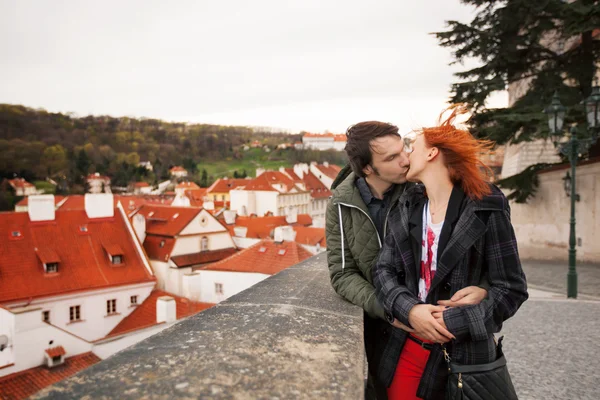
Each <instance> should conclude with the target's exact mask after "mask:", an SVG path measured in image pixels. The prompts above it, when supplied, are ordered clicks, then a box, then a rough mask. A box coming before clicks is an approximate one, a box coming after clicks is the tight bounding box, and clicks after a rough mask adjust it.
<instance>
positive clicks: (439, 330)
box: [408, 304, 455, 343]
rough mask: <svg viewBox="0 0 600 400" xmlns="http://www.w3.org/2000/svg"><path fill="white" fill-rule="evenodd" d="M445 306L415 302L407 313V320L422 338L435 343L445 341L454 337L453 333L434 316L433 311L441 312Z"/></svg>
mask: <svg viewBox="0 0 600 400" xmlns="http://www.w3.org/2000/svg"><path fill="white" fill-rule="evenodd" d="M444 309H445V307H443V306H433V305H430V304H417V305H416V306H414V307H413V308H412V309H411V310H410V312H409V313H408V322H409V323H410V325H411V326H412V327H413V329H414V331H415V333H416V334H417V335H418V336H419V337H421V338H422V339H426V340H429V341H432V342H435V343H447V342H449V341H450V340H452V339H455V337H454V335H453V334H451V333H450V332H448V330H447V329H446V328H445V327H444V326H443V325H441V324H440V323H439V322H438V321H437V320H436V319H435V318H434V317H433V313H434V312H440V313H441V312H443V311H444Z"/></svg>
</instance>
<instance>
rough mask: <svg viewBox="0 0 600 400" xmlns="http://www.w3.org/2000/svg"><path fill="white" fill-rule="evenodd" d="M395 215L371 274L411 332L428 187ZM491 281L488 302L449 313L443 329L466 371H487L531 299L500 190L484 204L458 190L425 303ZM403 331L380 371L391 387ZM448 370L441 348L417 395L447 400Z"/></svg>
mask: <svg viewBox="0 0 600 400" xmlns="http://www.w3.org/2000/svg"><path fill="white" fill-rule="evenodd" d="M399 202H400V204H399V207H395V208H394V209H393V211H392V214H390V219H389V227H390V229H389V233H388V235H387V237H386V239H385V243H384V245H383V248H382V250H381V253H380V255H379V259H378V261H377V264H376V266H375V272H374V274H373V277H374V282H375V288H376V292H377V296H378V298H379V301H380V302H381V304H383V307H384V310H385V312H386V313H389V314H392V315H393V316H394V317H395V318H396V319H398V320H399V321H401V322H402V323H404V324H406V325H409V322H408V313H409V311H410V310H411V308H412V307H413V306H414V305H416V304H418V303H420V301H419V300H418V296H417V293H418V280H419V277H420V261H419V262H417V261H416V260H420V259H421V241H422V232H423V231H422V229H423V227H422V225H423V222H422V219H423V218H422V216H423V207H424V206H425V202H426V197H425V194H424V190H423V186H422V185H418V186H416V187H414V188H413V189H411V190H409V191H407V192H405V194H404V195H403V196H402V197H401V198H400V200H399ZM485 275H487V278H488V282H489V285H490V288H489V290H488V298H487V299H486V300H484V301H483V302H481V303H480V304H478V305H473V306H466V307H459V308H453V309H449V310H447V311H445V312H444V322H445V324H446V326H447V328H448V330H449V331H450V332H452V334H453V335H454V336H456V340H454V341H453V342H452V343H450V344H449V345H448V349H449V351H450V356H451V357H452V358H453V359H454V360H455V361H456V362H459V363H462V364H483V363H488V362H492V361H494V360H495V359H496V347H495V344H494V340H493V334H494V333H496V332H499V331H500V329H501V328H502V323H503V322H504V321H506V320H507V319H508V318H510V317H512V316H513V315H514V314H515V313H516V312H517V310H518V309H519V307H520V306H521V304H522V303H523V302H524V301H525V300H527V297H528V295H527V283H526V281H525V275H524V273H523V270H522V269H521V262H520V260H519V254H518V251H517V242H516V239H515V234H514V231H513V228H512V225H511V223H510V207H509V205H508V201H507V199H506V197H505V196H504V195H503V194H502V192H501V191H500V190H499V189H498V188H497V187H495V186H492V193H491V194H490V195H489V196H486V197H485V198H483V199H482V200H481V201H473V200H471V199H470V198H468V197H466V196H465V194H464V192H463V191H462V189H461V188H460V187H458V186H456V187H455V188H454V190H453V191H452V195H451V196H450V202H449V204H448V210H447V212H446V218H445V221H444V225H443V228H442V232H441V233H440V240H439V247H438V258H437V270H436V274H435V276H434V278H433V281H432V283H431V288H430V291H429V294H428V296H427V299H426V302H427V303H428V304H437V301H438V300H443V299H449V298H450V297H452V295H453V294H454V293H456V292H457V291H458V290H460V289H462V288H464V287H467V286H471V285H478V284H479V281H480V277H481V276H485ZM406 335H407V334H406V332H404V331H402V330H400V329H396V328H394V329H392V332H391V337H390V339H389V340H388V341H387V345H386V348H385V351H384V354H383V357H382V359H381V362H380V365H379V366H378V371H379V375H380V377H381V379H382V381H383V382H385V383H386V384H387V385H388V386H389V385H390V384H391V382H392V379H393V377H394V372H395V369H396V365H397V363H398V359H399V357H400V353H401V351H402V348H403V346H404V342H405V340H406ZM446 379H447V367H446V366H445V362H444V359H443V356H442V352H441V347H440V346H434V349H433V350H432V351H431V354H430V357H429V360H428V362H427V366H426V367H425V372H424V373H423V377H422V378H421V383H420V385H419V389H418V391H417V395H418V396H419V397H421V398H424V399H428V400H429V399H443V398H444V388H445V384H446Z"/></svg>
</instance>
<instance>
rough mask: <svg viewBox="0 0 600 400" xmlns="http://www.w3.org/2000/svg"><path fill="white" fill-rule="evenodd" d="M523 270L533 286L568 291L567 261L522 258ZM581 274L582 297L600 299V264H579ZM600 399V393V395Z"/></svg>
mask: <svg viewBox="0 0 600 400" xmlns="http://www.w3.org/2000/svg"><path fill="white" fill-rule="evenodd" d="M521 262H522V265H523V270H524V271H525V275H527V283H529V286H530V287H532V288H538V289H543V290H547V291H552V292H558V293H563V294H566V293H567V271H568V268H569V267H568V265H569V264H568V263H567V262H555V261H528V260H522V261H521ZM577 273H578V275H579V279H578V280H579V283H578V292H579V296H578V297H580V298H582V299H585V298H588V299H589V298H590V297H588V296H592V297H597V298H598V299H600V265H599V264H586V263H578V264H577ZM598 398H599V399H600V395H599V396H598Z"/></svg>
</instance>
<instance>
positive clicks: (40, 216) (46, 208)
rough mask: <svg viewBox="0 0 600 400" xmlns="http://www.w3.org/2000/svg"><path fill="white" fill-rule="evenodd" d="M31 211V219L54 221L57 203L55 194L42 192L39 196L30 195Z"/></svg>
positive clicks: (28, 208) (29, 208)
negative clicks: (55, 203) (55, 202)
mask: <svg viewBox="0 0 600 400" xmlns="http://www.w3.org/2000/svg"><path fill="white" fill-rule="evenodd" d="M28 201H29V205H28V207H27V210H28V212H29V220H30V221H54V217H55V205H54V195H52V194H41V195H37V196H29V200H28Z"/></svg>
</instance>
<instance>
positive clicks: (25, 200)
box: [15, 195, 65, 206]
mask: <svg viewBox="0 0 600 400" xmlns="http://www.w3.org/2000/svg"><path fill="white" fill-rule="evenodd" d="M64 198H65V196H56V195H55V196H54V205H57V204H58V203H60V202H61V201H62V200H63V199H64ZM15 205H16V206H28V205H29V196H27V197H23V198H22V199H21V200H20V201H19V202H18V203H17V204H15Z"/></svg>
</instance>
